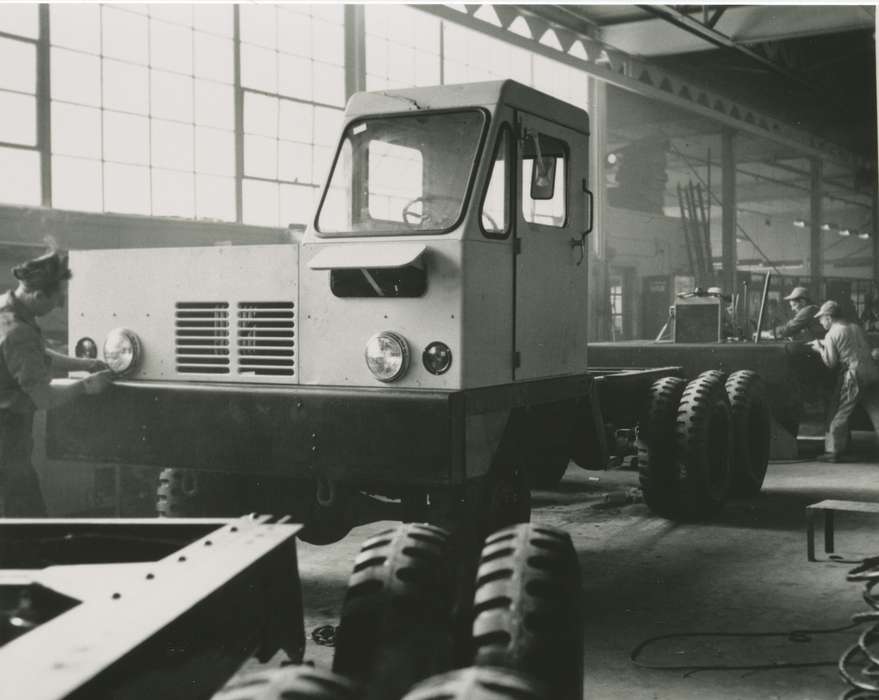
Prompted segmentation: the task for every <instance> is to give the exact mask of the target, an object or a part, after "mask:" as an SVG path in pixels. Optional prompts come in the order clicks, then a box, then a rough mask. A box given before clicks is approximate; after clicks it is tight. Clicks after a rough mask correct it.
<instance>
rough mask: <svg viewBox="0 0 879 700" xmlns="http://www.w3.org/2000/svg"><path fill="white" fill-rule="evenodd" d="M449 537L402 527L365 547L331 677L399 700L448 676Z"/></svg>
mask: <svg viewBox="0 0 879 700" xmlns="http://www.w3.org/2000/svg"><path fill="white" fill-rule="evenodd" d="M448 549H449V535H448V533H447V532H445V531H443V530H442V529H440V528H437V527H432V526H430V525H420V524H414V523H410V524H407V525H400V526H399V527H397V528H396V529H390V530H385V531H383V532H380V533H378V534H377V535H374V536H373V537H371V538H369V539H368V540H366V542H364V543H363V546H362V547H361V548H360V554H359V555H358V556H357V559H356V560H355V562H354V571H353V573H352V574H351V579H350V582H349V584H348V590H347V592H346V594H345V601H344V603H343V606H342V616H341V621H340V623H339V630H338V632H337V636H336V653H335V658H334V659H333V671H334V672H335V673H339V674H342V675H344V676H348V677H349V678H352V679H354V680H356V681H358V682H360V683H362V684H363V685H364V686H365V688H366V694H365V696H364V697H365V698H368V699H369V700H379V699H381V700H385V699H386V698H399V697H401V696H402V695H403V693H405V692H406V691H407V690H408V689H409V688H410V687H411V686H412V685H413V684H414V683H417V682H418V681H420V680H422V679H424V678H427V677H428V676H431V675H433V674H436V673H440V672H443V671H446V670H448V669H449V668H451V666H452V664H451V659H452V653H453V652H452V621H451V602H452V583H453V580H452V577H451V576H450V575H449V557H448V554H449V552H448Z"/></svg>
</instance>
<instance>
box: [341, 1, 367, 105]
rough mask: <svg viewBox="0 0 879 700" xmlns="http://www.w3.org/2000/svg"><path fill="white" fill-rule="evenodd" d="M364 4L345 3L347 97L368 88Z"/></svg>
mask: <svg viewBox="0 0 879 700" xmlns="http://www.w3.org/2000/svg"><path fill="white" fill-rule="evenodd" d="M365 12H366V11H365V9H364V7H363V5H345V99H346V100H347V99H348V98H349V97H351V95H353V94H354V93H355V92H361V91H363V90H366V19H365V16H364V15H365Z"/></svg>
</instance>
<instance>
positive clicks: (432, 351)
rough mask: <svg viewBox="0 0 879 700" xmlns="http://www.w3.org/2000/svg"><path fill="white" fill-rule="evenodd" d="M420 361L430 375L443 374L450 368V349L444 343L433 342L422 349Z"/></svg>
mask: <svg viewBox="0 0 879 700" xmlns="http://www.w3.org/2000/svg"><path fill="white" fill-rule="evenodd" d="M421 361H422V362H423V363H424V369H426V370H427V371H428V372H430V373H431V374H443V373H445V372H448V371H449V367H451V366H452V349H451V348H450V347H449V346H448V345H446V344H445V343H441V342H439V341H436V342H433V343H431V344H430V345H428V346H427V347H426V348H424V352H423V353H421Z"/></svg>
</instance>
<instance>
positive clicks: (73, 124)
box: [52, 102, 101, 198]
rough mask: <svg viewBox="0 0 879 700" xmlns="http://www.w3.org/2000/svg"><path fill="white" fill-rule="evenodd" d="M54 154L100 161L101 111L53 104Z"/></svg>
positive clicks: (59, 103) (60, 103) (58, 103)
mask: <svg viewBox="0 0 879 700" xmlns="http://www.w3.org/2000/svg"><path fill="white" fill-rule="evenodd" d="M52 153H61V154H63V155H68V156H81V157H84V158H96V159H98V160H100V158H101V111H100V110H99V109H95V108H93V107H80V106H78V105H69V104H65V103H63V102H52ZM52 196H53V198H54V193H53V195H52Z"/></svg>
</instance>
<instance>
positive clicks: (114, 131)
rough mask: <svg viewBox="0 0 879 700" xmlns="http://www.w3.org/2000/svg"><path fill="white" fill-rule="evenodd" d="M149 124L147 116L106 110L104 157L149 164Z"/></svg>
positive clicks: (122, 161)
mask: <svg viewBox="0 0 879 700" xmlns="http://www.w3.org/2000/svg"><path fill="white" fill-rule="evenodd" d="M149 125H150V122H149V119H147V118H146V117H140V116H137V115H134V114H121V113H119V112H104V158H105V159H106V160H112V161H117V162H120V163H135V164H138V165H147V164H148V163H149V162H150V152H149V144H150V128H149Z"/></svg>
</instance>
